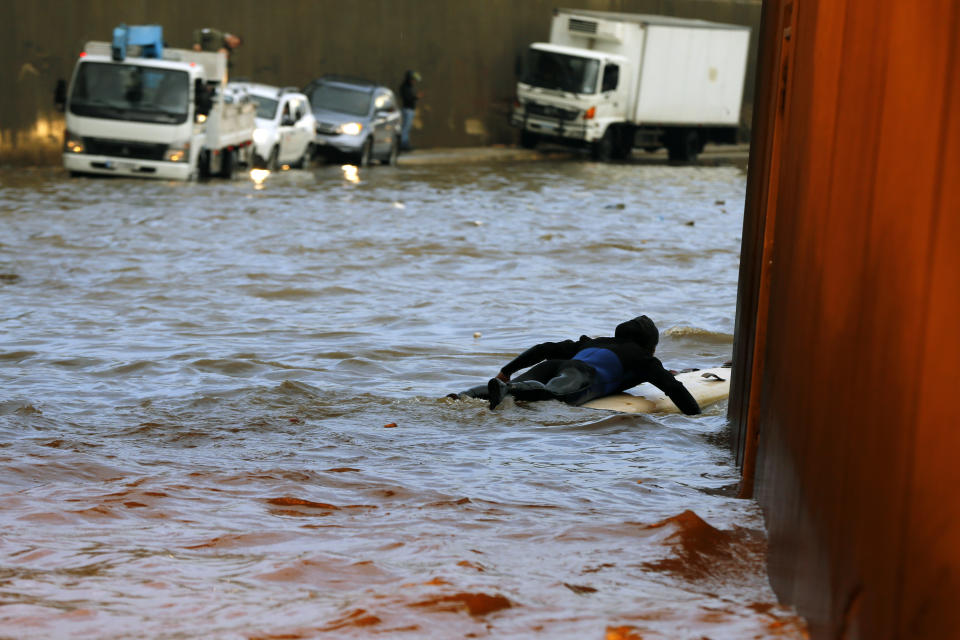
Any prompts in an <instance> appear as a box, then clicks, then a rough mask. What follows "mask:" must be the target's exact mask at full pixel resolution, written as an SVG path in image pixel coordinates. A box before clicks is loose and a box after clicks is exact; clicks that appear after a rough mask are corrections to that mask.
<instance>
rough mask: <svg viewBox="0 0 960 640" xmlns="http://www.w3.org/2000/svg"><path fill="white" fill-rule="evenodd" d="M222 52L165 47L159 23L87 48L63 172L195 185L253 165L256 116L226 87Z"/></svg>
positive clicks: (68, 99) (62, 96) (62, 95)
mask: <svg viewBox="0 0 960 640" xmlns="http://www.w3.org/2000/svg"><path fill="white" fill-rule="evenodd" d="M226 80H227V59H226V54H224V53H222V52H216V53H212V52H203V51H192V50H188V49H172V48H168V47H166V46H164V43H163V32H162V29H161V27H159V26H157V25H145V26H126V25H120V26H119V27H117V28H116V29H114V32H113V41H112V42H109V43H108V42H88V43H87V45H86V46H85V47H84V50H83V52H82V53H81V54H80V58H79V60H78V61H77V64H76V67H75V68H74V71H73V76H72V78H71V81H70V84H69V91H68V90H67V86H66V83H65V82H62V81H61V83H60V84H59V86H58V87H57V97H56V102H57V106H58V107H59V108H62V109H63V110H64V112H65V116H66V133H65V136H64V144H63V165H64V167H65V168H66V169H67V170H68V171H70V172H71V173H72V174H75V175H76V174H102V175H115V176H130V177H141V178H166V179H174V180H190V179H194V178H196V177H198V176H210V175H221V176H225V177H229V176H231V175H233V173H234V172H235V171H236V170H237V169H238V168H242V167H245V166H249V165H250V164H251V162H250V161H251V154H252V146H251V145H252V143H253V131H254V128H255V127H254V117H255V115H256V108H255V106H254V105H253V103H252V102H251V101H249V100H248V99H246V96H244V95H243V94H242V93H239V92H236V91H232V90H231V89H230V88H229V87H228V86H227V82H226Z"/></svg>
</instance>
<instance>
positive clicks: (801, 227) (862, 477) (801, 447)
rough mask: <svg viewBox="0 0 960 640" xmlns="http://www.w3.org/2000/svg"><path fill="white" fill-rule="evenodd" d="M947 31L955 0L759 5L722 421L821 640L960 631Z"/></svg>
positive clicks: (958, 120)
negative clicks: (733, 372)
mask: <svg viewBox="0 0 960 640" xmlns="http://www.w3.org/2000/svg"><path fill="white" fill-rule="evenodd" d="M788 27H789V28H790V31H789V38H787V37H786V35H787V32H785V29H786V28H788ZM958 33H960V4H958V3H957V2H955V1H954V0H926V1H924V2H902V1H900V0H877V1H875V2H870V3H865V2H858V1H856V0H845V1H837V0H793V1H792V2H791V1H790V0H770V1H769V2H768V3H767V5H766V6H765V8H764V33H763V35H762V36H761V41H762V45H761V47H762V49H761V50H762V52H763V54H762V55H764V56H769V59H770V64H769V65H765V66H764V68H763V70H762V77H761V78H760V79H759V86H758V91H757V96H758V100H762V101H763V102H764V104H763V105H760V104H758V107H757V118H756V120H755V122H754V132H755V141H757V142H759V141H760V140H762V141H763V142H762V144H755V146H754V148H753V154H754V158H753V159H752V160H753V161H752V164H751V167H750V170H751V173H750V180H749V185H748V191H749V195H748V208H747V215H746V219H745V227H744V237H745V240H746V239H747V238H748V237H749V238H750V240H751V241H750V242H749V243H745V245H744V254H743V265H742V268H741V297H740V301H739V310H738V321H737V323H738V324H737V332H738V334H737V345H736V353H737V356H736V357H738V358H741V357H743V356H749V359H750V366H749V367H746V369H749V372H745V371H744V368H741V369H740V371H738V376H737V378H736V379H735V381H734V388H733V391H732V394H733V399H732V401H731V419H732V422H733V425H734V431H735V432H736V433H737V434H738V435H737V441H738V442H739V443H742V445H743V447H744V449H743V451H742V459H743V463H744V467H743V468H744V476H745V477H744V480H745V483H746V484H747V488H748V489H749V488H750V486H751V484H752V487H753V488H754V489H755V492H756V495H757V497H758V498H759V500H760V502H761V504H762V506H763V508H764V510H765V513H766V515H767V523H768V529H769V534H770V575H771V581H772V583H773V585H774V588H775V589H776V590H777V592H778V594H779V595H780V596H781V597H782V598H784V599H785V600H787V601H788V602H791V603H793V604H795V605H796V606H797V607H798V608H799V610H800V612H801V613H802V614H803V615H805V616H806V617H807V618H808V620H809V622H810V627H811V631H812V633H811V636H812V637H813V638H814V639H820V638H830V639H833V638H843V639H846V640H853V639H862V640H883V639H887V638H903V639H910V640H920V639H926V638H931V639H933V638H937V639H941V638H957V637H960V627H958V618H957V612H956V606H957V603H958V602H960V498H958V497H957V488H958V487H960V462H958V461H960V418H958V415H960V414H958V407H957V402H956V399H957V397H958V394H957V391H956V385H957V380H958V375H957V373H958V367H960V331H958V324H960V321H958V318H960V251H958V245H960V45H958V41H957V37H956V36H957V34H958ZM739 362H740V360H738V363H739ZM753 468H755V469H756V475H755V478H751V470H752V469H753ZM751 480H754V482H752V483H751Z"/></svg>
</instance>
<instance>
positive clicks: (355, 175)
mask: <svg viewBox="0 0 960 640" xmlns="http://www.w3.org/2000/svg"><path fill="white" fill-rule="evenodd" d="M340 168H341V169H342V170H343V177H344V179H345V180H346V181H347V182H352V183H354V184H358V183H359V182H360V170H359V169H358V168H357V167H355V166H354V165H352V164H345V165H343V166H342V167H340Z"/></svg>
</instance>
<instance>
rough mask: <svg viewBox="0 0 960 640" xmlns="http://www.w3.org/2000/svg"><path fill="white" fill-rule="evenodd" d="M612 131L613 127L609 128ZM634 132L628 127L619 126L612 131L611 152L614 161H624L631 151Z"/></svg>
mask: <svg viewBox="0 0 960 640" xmlns="http://www.w3.org/2000/svg"><path fill="white" fill-rule="evenodd" d="M610 128H611V129H613V127H610ZM634 135H635V131H634V129H633V127H630V126H619V127H617V128H616V129H614V138H613V152H612V156H613V159H614V160H626V159H627V158H628V157H630V152H631V151H633V138H634Z"/></svg>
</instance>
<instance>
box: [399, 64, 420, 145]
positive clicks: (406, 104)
mask: <svg viewBox="0 0 960 640" xmlns="http://www.w3.org/2000/svg"><path fill="white" fill-rule="evenodd" d="M418 82H420V74H419V73H417V72H416V71H412V70H410V71H407V73H406V74H405V75H404V76H403V83H402V84H401V85H400V107H401V111H400V113H401V115H402V116H403V124H402V125H401V128H400V150H401V151H410V150H412V149H413V147H412V146H411V145H410V129H412V128H413V117H414V115H416V112H417V100H419V99H420V97H421V95H422V94H421V93H420V92H419V91H417V88H416V83H418Z"/></svg>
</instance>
